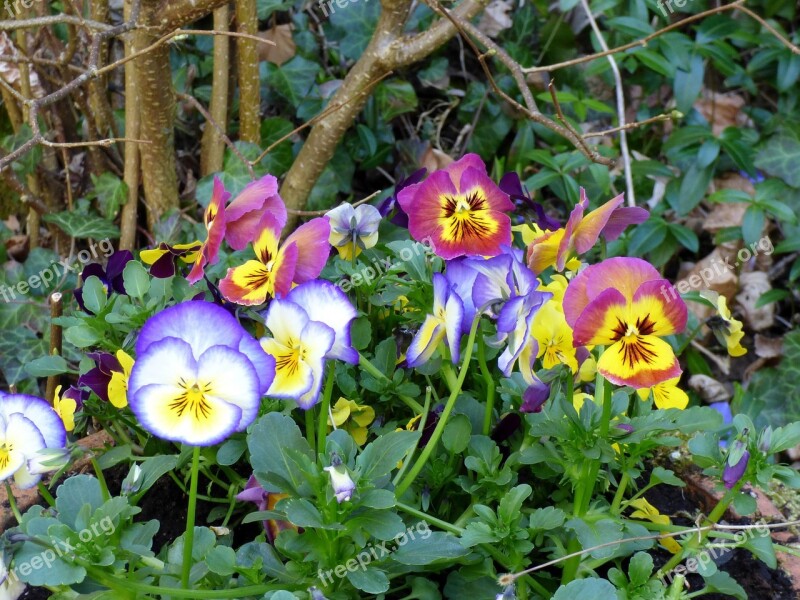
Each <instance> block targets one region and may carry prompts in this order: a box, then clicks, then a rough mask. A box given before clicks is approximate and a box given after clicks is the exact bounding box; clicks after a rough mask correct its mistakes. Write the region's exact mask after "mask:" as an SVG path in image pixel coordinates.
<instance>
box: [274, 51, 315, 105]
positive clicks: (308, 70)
mask: <svg viewBox="0 0 800 600" xmlns="http://www.w3.org/2000/svg"><path fill="white" fill-rule="evenodd" d="M266 70H267V73H266V83H267V85H268V86H270V87H271V88H272V89H274V90H275V91H276V92H277V93H278V94H280V95H281V96H283V98H285V99H286V100H288V101H289V103H290V104H291V105H292V106H298V105H299V104H300V102H301V101H302V100H303V98H305V96H306V95H307V94H308V92H309V91H310V90H311V86H312V85H314V82H315V81H316V79H317V75H318V74H319V72H320V70H321V67H320V66H319V65H318V64H317V63H315V62H311V61H310V60H308V59H306V58H303V57H302V56H300V55H297V56H295V57H294V58H292V59H291V60H289V61H288V62H286V63H284V64H282V65H281V66H277V65H274V64H272V63H267V65H266Z"/></svg>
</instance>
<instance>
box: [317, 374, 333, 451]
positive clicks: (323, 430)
mask: <svg viewBox="0 0 800 600" xmlns="http://www.w3.org/2000/svg"><path fill="white" fill-rule="evenodd" d="M335 379H336V368H335V365H334V364H333V363H330V364H329V365H328V377H327V378H326V379H325V390H324V391H323V392H322V403H320V405H319V422H318V423H317V452H319V453H320V454H325V439H326V438H327V437H328V414H329V412H330V407H331V395H332V394H333V382H334V381H335Z"/></svg>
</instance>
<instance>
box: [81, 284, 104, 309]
mask: <svg viewBox="0 0 800 600" xmlns="http://www.w3.org/2000/svg"><path fill="white" fill-rule="evenodd" d="M82 289H83V304H84V306H86V308H87V310H89V311H90V312H92V313H94V314H96V315H97V314H100V313H101V312H102V310H103V308H105V306H106V302H108V293H107V292H106V287H105V286H104V285H103V282H102V281H100V278H99V277H96V276H94V275H92V276H91V277H89V278H88V279H87V280H86V281H84V282H83V288H82Z"/></svg>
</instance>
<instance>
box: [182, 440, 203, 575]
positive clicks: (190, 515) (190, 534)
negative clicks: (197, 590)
mask: <svg viewBox="0 0 800 600" xmlns="http://www.w3.org/2000/svg"><path fill="white" fill-rule="evenodd" d="M199 471H200V446H195V447H194V450H193V451H192V480H191V484H190V486H189V509H188V511H187V513H186V535H185V536H184V537H183V569H182V571H181V587H182V588H183V589H188V588H189V574H190V572H191V570H192V546H193V545H194V521H195V517H196V515H197V480H198V476H197V475H198V472H199Z"/></svg>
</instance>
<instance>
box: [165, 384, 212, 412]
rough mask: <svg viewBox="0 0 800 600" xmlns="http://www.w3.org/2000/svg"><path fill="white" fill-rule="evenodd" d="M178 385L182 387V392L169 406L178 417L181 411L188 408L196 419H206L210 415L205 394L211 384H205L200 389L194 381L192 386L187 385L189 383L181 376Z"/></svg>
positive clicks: (209, 389)
mask: <svg viewBox="0 0 800 600" xmlns="http://www.w3.org/2000/svg"><path fill="white" fill-rule="evenodd" d="M178 386H179V387H181V388H182V389H183V392H182V393H181V394H179V395H178V397H177V398H175V400H173V401H172V402H170V404H169V408H170V409H171V410H173V411H175V412H176V413H177V414H178V417H182V416H183V413H184V412H186V410H187V409H188V410H189V411H191V412H194V417H195V419H197V420H198V421H199V420H200V419H201V418H202V419H208V417H209V415H211V405H209V404H208V402H207V401H206V396H205V395H206V394H208V393H209V392H210V391H211V386H210V385H208V384H206V385H204V386H203V387H202V389H201V388H200V387H199V386H198V385H197V384H196V383H195V384H194V385H193V386H191V387H189V384H188V383H186V380H185V379H183V377H181V379H180V381H179V382H178ZM201 414H202V417H201Z"/></svg>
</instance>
